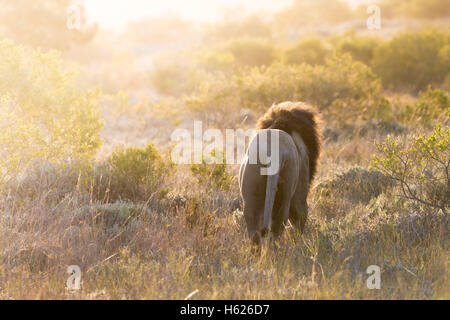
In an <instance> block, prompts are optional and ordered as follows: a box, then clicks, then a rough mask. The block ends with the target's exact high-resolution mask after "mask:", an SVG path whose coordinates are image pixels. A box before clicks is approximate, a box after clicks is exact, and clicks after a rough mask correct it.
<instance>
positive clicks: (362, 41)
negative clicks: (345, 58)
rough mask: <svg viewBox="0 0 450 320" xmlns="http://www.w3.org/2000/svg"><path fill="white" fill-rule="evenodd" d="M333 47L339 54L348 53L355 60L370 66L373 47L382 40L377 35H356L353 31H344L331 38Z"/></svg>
mask: <svg viewBox="0 0 450 320" xmlns="http://www.w3.org/2000/svg"><path fill="white" fill-rule="evenodd" d="M331 42H332V44H333V47H334V48H335V49H336V51H337V52H339V53H341V54H346V53H347V54H350V55H351V56H352V59H353V60H355V61H361V62H364V63H365V64H367V65H369V66H370V63H371V61H372V59H373V56H374V51H375V48H376V47H377V46H378V45H379V44H380V43H381V42H382V39H381V38H380V37H377V36H357V35H355V33H354V32H350V33H346V34H344V35H341V36H337V37H334V38H332V39H331Z"/></svg>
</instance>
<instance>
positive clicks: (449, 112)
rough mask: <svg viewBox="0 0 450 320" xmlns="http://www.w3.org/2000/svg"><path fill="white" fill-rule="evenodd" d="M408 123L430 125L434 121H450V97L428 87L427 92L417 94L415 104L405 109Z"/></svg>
mask: <svg viewBox="0 0 450 320" xmlns="http://www.w3.org/2000/svg"><path fill="white" fill-rule="evenodd" d="M407 110H409V111H410V112H409V121H414V122H418V121H419V122H422V123H424V124H430V123H433V122H436V121H438V122H439V121H448V120H449V119H450V97H449V95H448V93H446V92H444V91H442V90H439V89H432V88H431V86H430V87H428V89H427V91H421V92H419V97H418V99H417V101H416V102H415V104H414V105H413V106H412V107H410V106H408V107H407Z"/></svg>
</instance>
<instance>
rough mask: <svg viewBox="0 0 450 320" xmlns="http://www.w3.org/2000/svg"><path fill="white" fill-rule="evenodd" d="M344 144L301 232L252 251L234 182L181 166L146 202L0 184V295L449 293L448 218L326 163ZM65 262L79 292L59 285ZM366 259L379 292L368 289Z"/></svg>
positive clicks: (61, 179)
mask: <svg viewBox="0 0 450 320" xmlns="http://www.w3.org/2000/svg"><path fill="white" fill-rule="evenodd" d="M356 139H360V138H356ZM351 143H352V141H347V142H346V143H337V144H330V145H327V146H326V151H325V156H324V158H323V159H322V162H323V163H322V167H321V174H320V177H319V178H318V180H317V181H316V188H314V189H313V191H312V193H311V195H310V207H311V215H310V219H309V221H308V224H307V228H306V231H305V233H304V235H298V234H295V232H294V231H293V230H292V229H290V228H288V230H287V232H285V233H284V234H283V236H282V238H281V239H280V240H279V241H277V242H272V243H270V244H268V245H266V246H265V247H264V248H263V250H262V252H261V253H260V254H258V253H255V252H253V251H252V248H250V247H249V243H248V239H247V238H246V228H245V222H244V219H243V217H242V212H241V211H240V210H239V209H236V199H237V196H238V189H237V181H236V179H234V180H233V183H232V188H231V190H230V191H227V192H224V191H221V190H206V188H204V187H202V186H199V185H197V184H196V180H195V178H194V177H192V176H191V175H190V173H189V170H188V168H179V171H178V174H177V175H176V176H175V177H174V178H173V181H171V182H170V184H171V185H172V186H176V187H175V188H172V193H171V195H169V196H168V197H167V198H165V199H162V200H158V201H156V200H155V201H151V202H147V203H136V202H131V201H118V202H114V203H101V202H98V201H96V200H95V199H94V198H93V197H92V195H90V194H89V192H85V191H83V190H84V189H83V188H82V187H81V186H80V182H79V181H77V179H73V177H71V176H70V175H69V174H67V175H63V174H60V175H50V174H48V171H45V172H47V173H45V172H44V173H42V174H41V175H36V176H35V177H34V178H33V179H34V180H33V181H27V180H25V181H22V182H21V184H11V185H10V186H9V187H8V188H7V187H5V188H4V190H1V192H0V194H1V198H0V211H1V212H2V214H1V215H0V248H1V251H0V298H1V299H37V298H39V299H183V298H185V297H186V296H188V295H189V294H190V293H191V292H193V291H195V290H198V293H196V294H195V296H194V297H193V298H194V299H429V298H437V299H448V298H449V297H450V296H449V291H448V288H449V282H448V278H449V277H448V276H449V274H448V263H449V260H448V253H449V247H448V244H449V242H448V236H449V228H448V226H449V217H448V216H444V215H443V214H442V213H439V212H438V211H436V210H431V209H427V208H423V207H419V206H416V205H413V204H411V203H408V202H405V201H404V200H402V199H400V198H398V197H397V196H396V194H397V193H396V189H395V186H390V185H389V183H386V181H385V180H383V177H381V176H379V175H378V174H377V173H376V172H375V173H374V172H371V171H368V170H367V169H364V168H362V167H351V166H350V164H351V163H352V161H350V162H347V166H346V167H345V166H342V167H341V170H340V171H338V172H337V171H336V170H335V168H334V167H331V166H330V167H328V166H326V163H328V162H329V161H331V160H332V158H331V157H332V154H333V153H334V152H330V150H340V151H341V152H340V153H339V152H337V153H335V154H336V155H337V157H339V155H342V152H344V151H342V150H345V149H346V148H348V144H351ZM366 158H367V156H366ZM345 168H347V169H345ZM230 169H232V171H235V169H236V168H230ZM352 182H354V183H352ZM388 185H389V186H388ZM33 186H34V187H33ZM39 186H40V187H39ZM193 186H195V187H193ZM368 186H370V187H368ZM25 191H26V192H25ZM358 195H360V199H361V201H356V200H357V198H358ZM73 264H75V265H79V266H80V267H81V270H82V290H80V291H68V290H67V289H66V288H65V286H66V280H67V277H68V275H67V274H66V273H65V271H66V269H67V267H68V266H69V265H73ZM373 264H376V265H379V266H380V267H381V270H382V275H381V276H382V282H381V289H380V290H369V289H368V288H367V286H366V280H367V277H368V275H367V274H366V269H367V267H368V266H370V265H373Z"/></svg>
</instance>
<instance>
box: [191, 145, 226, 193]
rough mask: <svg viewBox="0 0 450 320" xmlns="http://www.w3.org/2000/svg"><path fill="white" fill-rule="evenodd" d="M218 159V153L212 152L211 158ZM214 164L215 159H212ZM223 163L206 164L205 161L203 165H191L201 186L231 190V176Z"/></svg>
mask: <svg viewBox="0 0 450 320" xmlns="http://www.w3.org/2000/svg"><path fill="white" fill-rule="evenodd" d="M215 157H216V152H215V151H214V152H212V154H211V158H215ZM210 160H211V161H210V162H213V160H214V159H210ZM218 162H222V163H215V162H214V163H210V164H208V163H206V162H205V161H204V160H203V161H202V163H201V164H193V165H191V172H192V174H193V175H194V176H195V177H196V178H197V180H198V182H199V184H201V185H206V186H208V188H209V189H210V188H211V187H213V188H215V189H219V190H223V191H228V190H230V186H231V179H232V178H231V176H230V175H229V174H228V172H227V165H226V164H225V163H224V161H218Z"/></svg>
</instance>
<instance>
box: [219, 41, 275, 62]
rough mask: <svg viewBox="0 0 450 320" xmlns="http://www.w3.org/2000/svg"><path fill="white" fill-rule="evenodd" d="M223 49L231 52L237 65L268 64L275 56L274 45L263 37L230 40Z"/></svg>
mask: <svg viewBox="0 0 450 320" xmlns="http://www.w3.org/2000/svg"><path fill="white" fill-rule="evenodd" d="M224 51H225V52H227V51H228V52H231V53H232V54H233V56H234V58H235V61H236V63H237V64H238V65H239V66H250V67H254V66H263V65H265V66H269V65H271V64H272V62H273V61H274V60H275V58H276V50H275V47H274V45H273V44H271V43H270V42H269V41H267V40H264V39H252V38H243V39H237V40H232V41H231V42H229V43H228V44H226V45H225V47H224Z"/></svg>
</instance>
